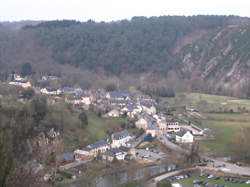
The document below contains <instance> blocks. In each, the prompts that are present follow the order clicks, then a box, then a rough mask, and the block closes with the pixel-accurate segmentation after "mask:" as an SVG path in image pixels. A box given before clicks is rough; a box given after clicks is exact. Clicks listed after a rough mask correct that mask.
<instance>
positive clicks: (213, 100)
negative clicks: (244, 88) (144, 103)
mask: <svg viewBox="0 0 250 187" xmlns="http://www.w3.org/2000/svg"><path fill="white" fill-rule="evenodd" d="M162 99H163V100H164V101H166V102H168V103H169V104H170V105H172V106H173V105H178V106H180V105H186V106H187V107H190V108H195V109H198V110H199V111H201V112H209V111H221V110H230V109H232V110H233V111H238V107H245V108H246V109H247V110H250V100H242V99H238V98H235V97H227V96H218V95H210V94H201V93H177V94H176V96H175V98H162Z"/></svg>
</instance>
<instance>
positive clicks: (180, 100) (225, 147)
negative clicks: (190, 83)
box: [165, 93, 250, 156]
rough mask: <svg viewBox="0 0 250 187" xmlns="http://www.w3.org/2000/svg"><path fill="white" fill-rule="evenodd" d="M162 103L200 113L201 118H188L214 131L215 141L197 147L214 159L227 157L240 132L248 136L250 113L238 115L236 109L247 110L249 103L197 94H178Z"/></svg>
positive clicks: (203, 142) (206, 141)
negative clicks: (182, 106)
mask: <svg viewBox="0 0 250 187" xmlns="http://www.w3.org/2000/svg"><path fill="white" fill-rule="evenodd" d="M165 101H166V102H168V103H169V104H170V105H171V106H181V105H186V106H187V107H188V108H193V109H196V110H198V111H199V112H200V114H201V115H202V116H203V119H195V118H194V117H192V116H191V117H190V116H188V117H187V119H188V120H190V121H192V122H196V124H197V125H198V126H200V127H202V128H210V129H213V131H214V132H215V140H202V141H199V144H200V146H201V148H202V149H203V150H204V151H207V152H210V153H212V154H213V155H214V156H229V155H230V154H231V152H232V147H231V143H232V140H233V137H234V135H235V134H236V133H237V132H240V131H244V132H249V133H250V113H239V108H244V109H245V110H248V111H250V100H241V99H238V98H233V97H226V96H217V95H209V94H200V93H178V94H176V97H175V98H170V99H165ZM224 111H225V112H224Z"/></svg>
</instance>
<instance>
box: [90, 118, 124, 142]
mask: <svg viewBox="0 0 250 187" xmlns="http://www.w3.org/2000/svg"><path fill="white" fill-rule="evenodd" d="M126 122H127V119H124V118H99V117H98V116H94V115H90V116H89V124H88V127H87V131H88V135H89V137H90V141H91V142H95V141H98V140H102V139H107V138H108V134H107V131H109V132H115V131H117V130H119V129H120V128H121V124H122V123H126Z"/></svg>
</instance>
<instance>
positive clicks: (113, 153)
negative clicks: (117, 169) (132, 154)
mask: <svg viewBox="0 0 250 187" xmlns="http://www.w3.org/2000/svg"><path fill="white" fill-rule="evenodd" d="M127 154H128V152H127V151H124V150H123V149H119V148H113V149H110V150H108V151H107V152H106V153H104V154H103V155H102V158H103V160H107V161H110V162H112V161H113V160H114V159H115V158H116V159H117V160H124V159H125V157H126V155H127Z"/></svg>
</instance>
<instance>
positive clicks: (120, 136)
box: [112, 130, 130, 140]
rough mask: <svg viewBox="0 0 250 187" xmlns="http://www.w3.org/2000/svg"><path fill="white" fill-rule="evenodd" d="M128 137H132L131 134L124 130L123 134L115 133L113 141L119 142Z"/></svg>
mask: <svg viewBox="0 0 250 187" xmlns="http://www.w3.org/2000/svg"><path fill="white" fill-rule="evenodd" d="M127 136H130V133H129V132H128V131H127V130H123V131H121V132H116V133H113V134H112V139H114V140H119V139H122V138H125V137H127Z"/></svg>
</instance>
